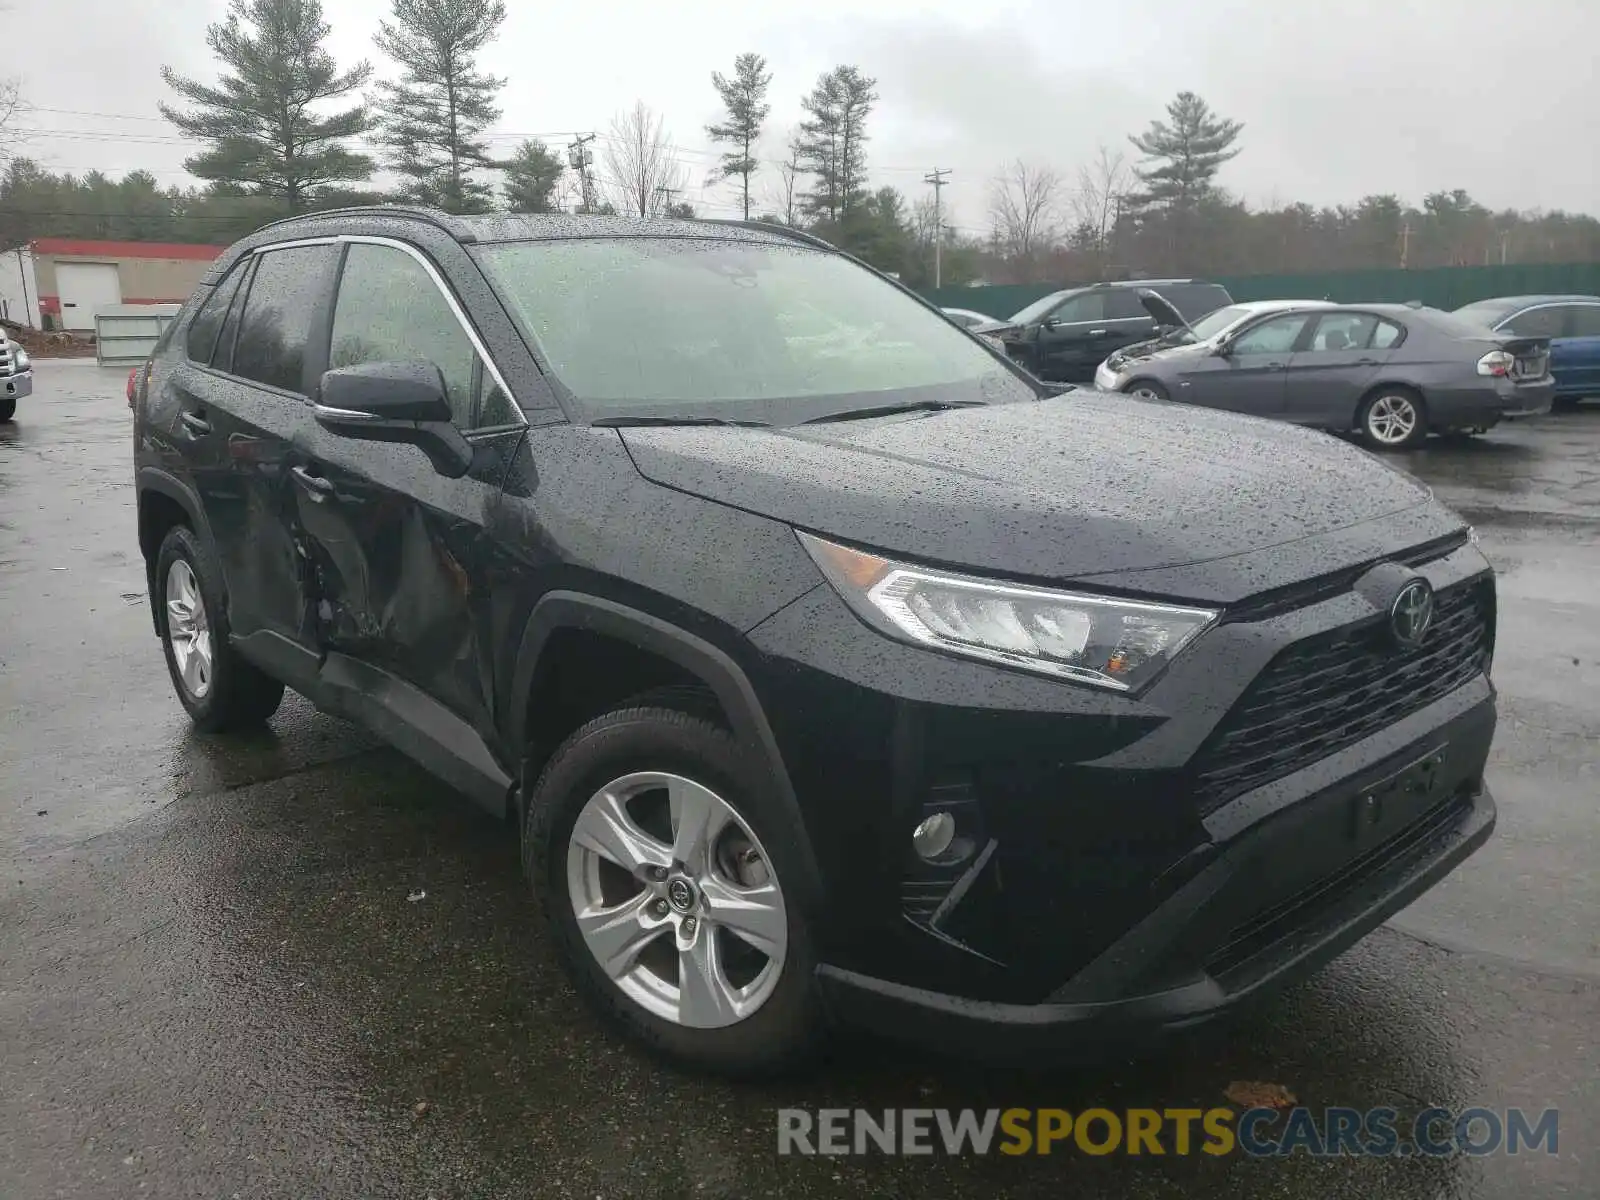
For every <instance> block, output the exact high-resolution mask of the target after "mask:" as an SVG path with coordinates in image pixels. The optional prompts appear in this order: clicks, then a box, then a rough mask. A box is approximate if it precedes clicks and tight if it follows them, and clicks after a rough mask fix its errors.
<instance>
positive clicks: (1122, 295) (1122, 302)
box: [1105, 288, 1150, 321]
mask: <svg viewBox="0 0 1600 1200" xmlns="http://www.w3.org/2000/svg"><path fill="white" fill-rule="evenodd" d="M1105 296H1106V320H1108V321H1132V320H1145V321H1148V320H1149V319H1150V314H1149V313H1147V312H1145V310H1144V305H1142V304H1140V303H1139V294H1138V293H1137V292H1135V291H1134V290H1133V289H1132V288H1117V289H1116V290H1115V291H1110V292H1107V293H1106V294H1105Z"/></svg>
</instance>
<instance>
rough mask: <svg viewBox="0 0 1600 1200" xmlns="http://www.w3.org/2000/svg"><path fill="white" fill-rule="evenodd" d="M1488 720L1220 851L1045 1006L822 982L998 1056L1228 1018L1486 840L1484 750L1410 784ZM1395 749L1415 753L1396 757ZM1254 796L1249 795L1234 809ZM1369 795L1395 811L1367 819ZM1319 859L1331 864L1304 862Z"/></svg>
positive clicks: (933, 1038) (1347, 942)
mask: <svg viewBox="0 0 1600 1200" xmlns="http://www.w3.org/2000/svg"><path fill="white" fill-rule="evenodd" d="M1493 725H1494V714H1493V706H1492V703H1491V702H1487V701H1486V702H1484V703H1483V704H1481V705H1479V706H1477V707H1475V708H1474V709H1473V710H1471V711H1469V712H1467V713H1465V714H1463V715H1462V717H1460V718H1459V719H1458V720H1457V721H1456V722H1453V723H1452V724H1451V725H1450V726H1447V727H1445V728H1442V729H1439V730H1437V731H1435V732H1434V733H1430V734H1429V735H1427V736H1425V737H1424V738H1421V739H1419V740H1418V741H1416V742H1415V743H1413V744H1412V746H1411V747H1410V748H1409V749H1408V750H1407V751H1406V752H1405V754H1402V755H1401V756H1398V759H1397V760H1392V761H1391V762H1390V763H1389V764H1387V765H1386V766H1383V767H1380V768H1379V769H1378V770H1377V771H1375V772H1367V773H1365V774H1364V775H1361V776H1355V777H1352V778H1351V779H1349V780H1347V781H1345V782H1344V783H1342V784H1340V785H1338V786H1335V787H1333V788H1329V789H1327V790H1326V791H1324V792H1322V793H1320V794H1319V795H1317V796H1314V797H1312V798H1310V799H1308V800H1305V801H1303V802H1301V803H1299V804H1297V805H1295V806H1294V807H1293V808H1292V809H1290V810H1287V811H1285V812H1283V813H1281V814H1280V815H1279V816H1278V817H1277V818H1275V819H1273V820H1271V821H1269V822H1264V823H1263V824H1261V825H1260V826H1258V827H1255V828H1252V829H1251V830H1250V831H1249V832H1248V833H1246V834H1243V835H1241V836H1240V837H1238V838H1237V839H1236V840H1235V841H1233V842H1232V843H1230V844H1228V845H1226V846H1225V847H1221V848H1219V849H1218V850H1217V851H1216V853H1215V855H1214V857H1213V858H1212V859H1211V860H1210V862H1209V863H1208V865H1206V866H1205V867H1204V868H1203V869H1201V870H1200V871H1199V872H1198V873H1197V874H1196V875H1194V876H1193V877H1192V878H1191V879H1190V880H1189V882H1188V883H1186V884H1185V885H1184V886H1182V887H1181V888H1179V889H1178V890H1176V891H1175V892H1173V894H1172V895H1171V896H1170V897H1169V898H1168V899H1167V900H1166V901H1165V903H1163V904H1162V905H1161V906H1160V907H1158V908H1156V909H1155V910H1154V911H1153V912H1151V913H1150V914H1149V915H1148V916H1147V917H1146V918H1145V919H1144V920H1143V921H1141V922H1140V923H1139V924H1138V925H1136V926H1135V927H1134V928H1133V929H1131V930H1129V932H1128V933H1127V934H1125V935H1124V936H1123V937H1122V938H1120V939H1119V940H1118V941H1117V942H1115V943H1113V944H1112V945H1111V946H1110V947H1108V948H1107V949H1106V950H1105V951H1104V952H1103V953H1102V954H1101V955H1100V956H1099V957H1097V958H1096V959H1095V960H1094V961H1092V962H1091V963H1089V964H1088V965H1087V966H1086V967H1084V968H1083V969H1082V970H1080V971H1078V972H1077V973H1076V974H1075V975H1074V976H1073V977H1072V978H1070V979H1068V980H1067V981H1066V982H1065V983H1063V984H1062V985H1061V986H1060V987H1059V988H1057V989H1056V991H1055V992H1054V993H1053V994H1052V995H1050V996H1049V997H1048V998H1047V999H1046V1000H1045V1001H1044V1002H1042V1003H1038V1004H1012V1003H1003V1002H993V1001H981V1000H971V999H967V998H964V997H961V996H954V995H949V994H945V993H941V992H937V991H930V990H926V989H921V988H916V987H908V986H904V985H901V984H897V983H893V982H890V981H887V980H883V979H877V978H873V977H871V976H869V975H866V974H862V973H858V972H853V971H849V970H842V969H839V968H836V967H831V966H827V965H824V966H822V967H820V968H819V970H818V979H819V984H820V986H821V988H822V990H823V994H824V996H825V997H826V999H827V1002H828V1004H829V1006H830V1011H831V1012H832V1013H833V1014H834V1016H835V1018H836V1019H838V1020H841V1021H843V1022H846V1023H848V1024H851V1025H855V1026H859V1027H863V1028H867V1029H871V1030H873V1031H875V1032H877V1033H880V1034H883V1035H884V1036H887V1037H892V1038H897V1039H901V1040H909V1041H913V1042H917V1043H920V1044H924V1045H929V1046H935V1047H939V1048H942V1049H948V1050H951V1051H953V1052H956V1053H960V1054H970V1055H981V1056H984V1057H987V1058H990V1059H997V1058H998V1059H1006V1058H1016V1059H1022V1058H1031V1057H1033V1056H1036V1055H1038V1054H1040V1053H1050V1052H1060V1053H1066V1054H1070V1053H1071V1052H1073V1051H1077V1050H1082V1049H1087V1048H1091V1047H1092V1048H1093V1049H1094V1050H1095V1051H1096V1052H1101V1051H1104V1050H1106V1049H1110V1048H1115V1047H1123V1046H1134V1045H1147V1044H1149V1043H1150V1042H1152V1041H1153V1040H1156V1039H1159V1038H1161V1037H1162V1036H1164V1035H1168V1034H1171V1033H1175V1032H1177V1031H1180V1030H1184V1029H1189V1028H1193V1027H1195V1026H1198V1025H1201V1024H1205V1023H1208V1022H1210V1021H1213V1020H1216V1019H1218V1018H1221V1017H1223V1016H1225V1015H1226V1014H1228V1013H1229V1012H1230V1011H1232V1010H1233V1009H1235V1008H1236V1007H1238V1006H1239V1005H1240V1004H1241V1003H1243V1002H1244V1001H1246V1000H1248V999H1250V998H1252V997H1254V996H1256V995H1258V994H1260V993H1262V992H1264V991H1268V990H1270V989H1272V988H1275V987H1280V986H1282V985H1284V984H1286V983H1289V982H1292V981H1293V980H1295V979H1299V978H1302V977H1304V976H1305V975H1307V974H1309V973H1310V972H1312V971H1314V970H1315V969H1316V968H1318V967H1320V966H1322V965H1324V964H1326V963H1327V962H1328V961H1329V960H1331V959H1332V958H1334V957H1335V956H1337V955H1338V954H1340V953H1341V952H1343V951H1344V950H1346V949H1347V948H1349V947H1350V946H1351V945H1353V944H1354V943H1355V942H1356V941H1358V940H1359V939H1360V938H1362V937H1363V936H1364V935H1366V934H1367V933H1368V932H1370V931H1371V930H1372V929H1373V928H1375V927H1376V926H1377V925H1379V924H1381V923H1382V922H1383V921H1385V920H1386V919H1388V918H1389V917H1390V916H1392V915H1393V914H1394V913H1396V912H1398V911H1399V910H1400V909H1402V908H1404V907H1405V906H1406V905H1407V904H1409V903H1410V902H1411V901H1412V900H1414V899H1416V898H1417V897H1418V896H1420V895H1421V894H1422V893H1423V892H1425V891H1427V890H1428V889H1429V888H1431V887H1432V886H1433V885H1434V884H1436V883H1437V882H1439V880H1440V879H1442V878H1444V876H1445V875H1446V874H1448V873H1449V872H1450V871H1451V870H1453V869H1454V868H1455V867H1456V866H1457V865H1458V864H1460V863H1461V862H1462V861H1463V860H1464V859H1466V858H1467V857H1468V856H1470V855H1471V854H1472V853H1473V852H1474V851H1476V850H1477V849H1478V848H1479V847H1480V846H1482V845H1483V844H1484V842H1485V841H1487V840H1488V838H1489V836H1490V834H1491V833H1492V832H1493V830H1494V825H1495V806H1494V801H1493V799H1492V798H1491V796H1490V794H1489V791H1488V788H1487V787H1486V786H1485V785H1484V784H1483V781H1482V777H1481V769H1482V761H1481V756H1478V755H1475V754H1473V753H1471V752H1470V751H1469V753H1468V754H1467V755H1466V756H1465V757H1466V761H1465V762H1464V763H1463V764H1461V768H1464V771H1463V769H1457V770H1455V771H1440V770H1439V769H1438V768H1434V770H1433V775H1434V785H1433V786H1432V787H1428V788H1418V789H1417V790H1413V791H1407V790H1406V787H1407V780H1408V779H1410V780H1411V781H1413V782H1414V781H1415V780H1416V778H1417V774H1416V772H1417V771H1418V769H1419V766H1420V765H1421V764H1426V763H1428V762H1431V761H1432V759H1433V758H1435V757H1436V756H1437V755H1438V748H1439V747H1441V746H1448V745H1450V744H1454V742H1455V740H1456V739H1457V738H1463V739H1465V743H1466V745H1468V746H1472V745H1475V744H1478V743H1479V740H1480V739H1481V744H1482V745H1483V746H1484V747H1485V748H1486V747H1487V744H1488V742H1487V738H1488V736H1489V735H1490V734H1491V733H1492V730H1493ZM1445 754H1446V756H1447V757H1446V761H1447V762H1448V754H1449V751H1448V750H1445ZM1408 756H1409V757H1408ZM1394 761H1404V763H1405V766H1403V767H1401V768H1400V769H1399V770H1395V769H1394V766H1393V762H1394ZM1385 772H1387V774H1385ZM1375 780H1376V781H1377V782H1374V781H1375ZM1387 781H1398V790H1397V791H1396V790H1394V789H1391V791H1390V792H1389V793H1379V798H1378V799H1377V800H1376V802H1375V803H1374V802H1373V801H1371V800H1370V799H1369V797H1371V796H1373V795H1374V793H1375V789H1381V787H1382V785H1383V783H1384V782H1387ZM1250 802H1251V798H1250V797H1249V796H1245V797H1241V798H1240V800H1239V801H1237V802H1236V803H1235V805H1231V806H1229V807H1230V808H1237V807H1238V806H1239V805H1248V804H1249V803H1250ZM1373 808H1377V809H1380V810H1381V809H1384V808H1389V809H1390V811H1388V812H1386V813H1382V814H1381V815H1379V816H1377V817H1371V816H1369V815H1368V814H1369V813H1370V812H1371V811H1372V809H1373ZM1226 812H1227V810H1222V812H1221V813H1219V814H1218V815H1219V816H1222V815H1223V814H1225V813H1226ZM1225 819H1226V818H1225ZM1340 854H1342V855H1343V856H1344V857H1343V861H1342V862H1340V861H1338V856H1339V855H1340ZM1312 863H1320V865H1321V867H1322V868H1323V869H1322V870H1321V871H1318V870H1315V869H1308V867H1309V866H1310V864H1312ZM1290 880H1293V883H1292V884H1288V886H1286V883H1287V881H1290ZM1263 891H1265V892H1268V893H1269V894H1272V895H1279V894H1281V898H1280V899H1277V901H1276V903H1266V904H1263V903H1262V902H1261V900H1260V899H1258V898H1257V895H1256V894H1257V893H1259V892H1263ZM1284 893H1286V894H1284ZM1140 981H1147V982H1155V983H1157V986H1143V987H1141V986H1139V983H1140Z"/></svg>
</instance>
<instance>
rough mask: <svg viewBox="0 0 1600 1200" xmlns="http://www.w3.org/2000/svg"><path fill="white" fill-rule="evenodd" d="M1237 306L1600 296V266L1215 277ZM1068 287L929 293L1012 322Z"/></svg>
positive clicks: (1454, 304) (1446, 304) (1441, 303)
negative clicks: (1029, 307)
mask: <svg viewBox="0 0 1600 1200" xmlns="http://www.w3.org/2000/svg"><path fill="white" fill-rule="evenodd" d="M1212 278H1214V279H1215V280H1216V282H1218V283H1220V284H1222V285H1223V286H1224V287H1226V288H1227V289H1228V293H1229V294H1230V295H1231V296H1232V297H1233V298H1234V299H1235V300H1285V299H1293V300H1339V301H1344V302H1354V303H1359V302H1362V301H1367V302H1378V301H1384V300H1392V301H1401V302H1404V301H1407V300H1420V301H1421V302H1422V303H1424V304H1427V305H1431V306H1432V307H1434V308H1446V309H1449V308H1459V307H1461V305H1463V304H1470V303H1472V301H1474V300H1487V299H1488V298H1489V297H1491V296H1521V295H1528V294H1534V293H1542V292H1576V293H1581V294H1584V295H1600V263H1528V264H1524V265H1520V266H1504V267H1437V268H1434V269H1430V270H1426V271H1398V270H1389V271H1383V270H1374V271H1321V272H1309V273H1306V274H1299V275H1231V276H1230V275H1223V276H1214V277H1212ZM1065 286H1068V285H1066V284H1054V285H1052V284H1026V283H1023V284H997V285H994V286H991V287H947V288H929V289H928V290H927V291H926V292H925V293H924V294H925V295H926V296H927V297H928V298H929V299H930V300H932V301H933V302H934V303H935V304H939V305H942V306H944V307H946V308H970V309H974V310H976V311H977V312H981V313H988V314H989V315H990V316H993V317H1009V316H1010V315H1011V314H1012V313H1014V312H1016V311H1017V310H1018V309H1020V308H1022V307H1024V306H1025V305H1027V304H1030V303H1032V302H1033V301H1034V300H1037V299H1038V298H1039V297H1040V296H1043V295H1046V294H1047V293H1049V292H1053V291H1055V290H1057V288H1060V287H1065Z"/></svg>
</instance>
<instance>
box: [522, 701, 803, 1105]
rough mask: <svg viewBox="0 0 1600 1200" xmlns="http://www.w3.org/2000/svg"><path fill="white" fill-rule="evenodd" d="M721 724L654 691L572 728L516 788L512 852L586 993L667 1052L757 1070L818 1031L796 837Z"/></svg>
mask: <svg viewBox="0 0 1600 1200" xmlns="http://www.w3.org/2000/svg"><path fill="white" fill-rule="evenodd" d="M794 836H795V835H794V834H793V833H792V832H791V830H790V829H789V825H788V822H786V821H784V820H783V819H782V818H781V816H780V815H779V812H778V810H777V808H776V806H775V805H773V804H772V802H771V800H770V799H769V798H768V794H767V792H766V790H765V789H763V788H762V787H761V785H760V782H759V775H758V774H757V773H756V772H755V771H754V770H753V769H752V768H751V765H750V762H749V759H748V756H747V755H746V754H745V753H744V752H743V751H742V750H741V749H740V747H739V745H738V743H737V742H736V741H735V740H734V738H733V736H732V735H731V734H730V733H728V732H727V731H726V730H724V729H721V728H719V727H718V726H717V725H715V724H713V723H712V722H711V721H709V720H706V719H704V718H702V717H700V716H692V715H690V714H688V713H685V712H681V711H677V710H675V709H672V708H664V707H655V706H647V707H630V708H625V709H620V710H618V711H615V712H611V713H607V714H606V715H604V716H602V717H599V718H597V719H595V720H593V721H590V722H589V723H588V724H587V725H585V726H583V727H582V728H581V729H579V730H578V731H577V732H576V733H574V734H573V735H572V736H571V737H569V738H568V739H567V740H566V742H565V743H563V745H562V746H561V748H560V749H559V750H557V751H556V753H555V755H554V756H553V757H552V758H551V760H550V763H549V765H548V766H547V767H546V768H545V770H544V772H543V774H542V775H541V776H540V778H539V782H538V784H537V785H536V786H535V787H534V788H533V791H532V794H531V795H530V796H529V797H528V803H527V816H526V828H525V836H524V839H523V865H524V868H525V870H526V872H527V874H528V877H529V880H530V882H531V884H532V886H533V890H534V893H535V895H536V896H537V898H538V901H539V904H540V907H541V908H542V910H543V913H544V916H545V918H546V921H547V922H548V924H549V926H550V928H551V930H552V932H553V933H554V934H555V935H556V942H557V945H558V946H559V948H560V950H561V953H562V956H563V958H564V959H565V960H566V964H567V967H568V969H569V971H570V973H571V975H572V978H573V981H574V983H575V984H576V985H577V987H578V990H579V991H580V992H581V993H582V994H583V996H584V998H585V999H586V1000H587V1001H588V1002H589V1003H590V1004H591V1005H592V1006H593V1007H594V1008H595V1009H596V1010H598V1011H599V1012H600V1014H601V1015H602V1016H604V1017H605V1018H607V1019H608V1020H609V1021H610V1022H611V1023H612V1024H613V1025H615V1026H616V1027H617V1028H619V1029H620V1030H621V1031H622V1032H623V1033H624V1034H625V1035H626V1036H628V1037H629V1038H631V1039H632V1040H633V1041H635V1042H637V1043H640V1044H642V1045H643V1046H645V1047H646V1048H648V1049H650V1050H651V1051H653V1052H655V1053H657V1054H660V1055H662V1056H663V1057H665V1058H667V1059H670V1060H671V1061H673V1062H675V1063H677V1064H678V1065H681V1066H685V1067H689V1068H692V1069H697V1070H706V1071H712V1072H715V1073H717V1074H721V1075H729V1076H756V1075H769V1074H772V1073H774V1072H777V1071H780V1070H783V1069H785V1068H788V1067H790V1066H792V1065H794V1064H795V1063H796V1062H797V1061H798V1060H800V1059H801V1058H802V1057H804V1056H805V1055H806V1053H807V1052H808V1051H810V1050H811V1049H812V1048H813V1047H814V1045H815V1044H816V1042H817V1040H818V1038H819V1036H820V1032H821V1024H822V1023H821V1012H820V1007H819V1003H818V999H817V996H816V989H815V986H814V984H813V968H814V965H815V960H814V957H813V952H812V949H811V942H810V938H809V934H808V930H807V927H806V923H805V921H804V919H803V917H802V915H801V913H800V912H799V909H798V907H797V905H796V903H795V899H794V897H793V895H792V894H791V893H790V892H789V891H786V885H788V884H790V883H791V881H792V880H793V879H794V877H795V875H796V869H795V866H794V863H793V857H794V855H793V852H792V846H793V837H794Z"/></svg>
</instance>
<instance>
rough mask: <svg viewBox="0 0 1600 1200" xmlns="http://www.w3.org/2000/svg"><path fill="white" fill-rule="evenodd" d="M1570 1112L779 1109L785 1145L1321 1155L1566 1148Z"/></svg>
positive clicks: (875, 1150)
mask: <svg viewBox="0 0 1600 1200" xmlns="http://www.w3.org/2000/svg"><path fill="white" fill-rule="evenodd" d="M1559 1115H1560V1114H1559V1112H1558V1111H1557V1110H1556V1109H1553V1108H1550V1109H1545V1110H1543V1111H1542V1112H1539V1113H1537V1114H1533V1113H1527V1112H1524V1111H1523V1110H1522V1109H1519V1108H1510V1109H1491V1108H1467V1109H1462V1110H1459V1111H1457V1110H1452V1109H1446V1108H1426V1109H1423V1110H1422V1111H1421V1112H1419V1113H1417V1114H1415V1116H1410V1117H1402V1115H1401V1114H1400V1112H1399V1111H1398V1110H1397V1109H1393V1108H1372V1109H1367V1110H1364V1111H1363V1110H1361V1109H1356V1108H1324V1109H1313V1108H1307V1107H1304V1106H1300V1107H1295V1108H1291V1109H1288V1110H1286V1111H1281V1112H1280V1111H1278V1110H1276V1109H1270V1108H1251V1109H1246V1110H1245V1111H1244V1112H1242V1113H1240V1112H1235V1111H1234V1110H1233V1109H1231V1108H1209V1109H1200V1108H1130V1109H1125V1110H1122V1111H1120V1112H1113V1111H1112V1110H1111V1109H1108V1108H1088V1109H1084V1110H1082V1111H1081V1112H1077V1113H1074V1112H1071V1111H1069V1110H1067V1109H1064V1108H1037V1109H1035V1108H1008V1109H998V1108H990V1109H981V1110H980V1109H971V1108H964V1109H948V1108H903V1109H882V1110H876V1111H873V1110H868V1109H861V1108H856V1109H849V1108H824V1109H817V1110H815V1111H813V1110H811V1109H803V1108H784V1109H779V1110H778V1153H779V1154H802V1155H818V1154H820V1155H849V1154H895V1155H919V1154H921V1155H926V1154H938V1153H943V1154H946V1155H950V1156H957V1155H966V1154H991V1153H1000V1154H1010V1155H1024V1154H1050V1153H1052V1152H1060V1153H1077V1154H1089V1155H1104V1154H1136V1155H1167V1154H1171V1155H1189V1154H1209V1155H1217V1156H1220V1155H1226V1154H1236V1153H1241V1152H1242V1153H1244V1154H1248V1155H1252V1156H1256V1157H1267V1156H1274V1155H1276V1156H1286V1155H1291V1154H1307V1155H1311V1156H1313V1157H1338V1156H1355V1157H1365V1156H1378V1157H1386V1156H1394V1155H1398V1156H1402V1157H1405V1156H1410V1155H1424V1156H1432V1157H1445V1156H1449V1155H1470V1156H1477V1155H1486V1154H1521V1153H1523V1152H1532V1151H1540V1150H1542V1151H1543V1152H1544V1153H1546V1154H1555V1153H1556V1148H1557V1140H1558V1123H1559Z"/></svg>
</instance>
